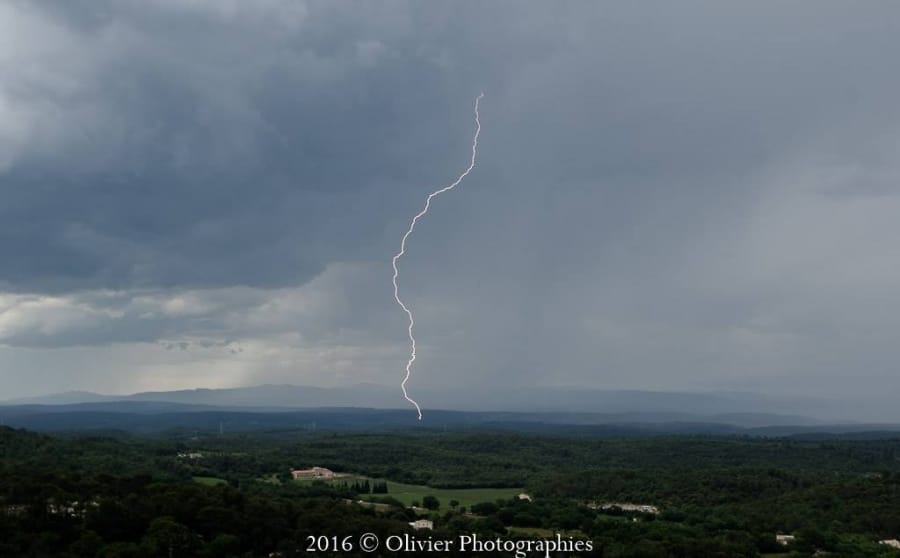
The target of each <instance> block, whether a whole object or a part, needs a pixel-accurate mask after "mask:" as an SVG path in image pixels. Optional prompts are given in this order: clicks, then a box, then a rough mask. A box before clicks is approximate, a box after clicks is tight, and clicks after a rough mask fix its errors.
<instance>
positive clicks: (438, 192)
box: [391, 92, 484, 420]
mask: <svg viewBox="0 0 900 558" xmlns="http://www.w3.org/2000/svg"><path fill="white" fill-rule="evenodd" d="M482 97H484V92H482V93H479V94H478V96H477V97H475V137H474V138H473V139H472V159H471V160H470V161H469V166H468V168H466V170H465V171H463V173H462V174H461V175H459V177H457V179H456V180H454V181H453V182H451V183H450V184H448V185H447V186H444V187H443V188H441V189H440V190H435V191H434V192H432V193H430V194H428V197H427V198H426V199H425V206H424V207H423V208H422V210H421V211H419V212H418V213H416V216H415V217H413V219H412V221H411V222H410V223H409V228H408V229H407V230H406V233H405V234H404V235H403V239H402V240H401V241H400V251H399V252H397V254H396V255H395V256H394V258H393V259H392V260H391V265H392V266H393V267H394V278H393V282H394V300H396V301H397V304H399V305H400V308H402V309H403V311H404V312H406V317H407V318H409V326H408V327H407V328H406V331H407V333H408V334H409V342H410V345H411V347H412V349H411V350H410V353H409V360H407V361H406V376H405V377H404V378H403V381H402V382H401V383H400V389H401V390H403V397H404V398H405V399H406V400H407V401H409V402H410V403H412V405H413V406H414V407H415V408H416V412H417V413H419V420H422V408H421V407H419V404H418V403H416V401H415V400H414V399H413V398H411V397H410V396H409V393H407V391H406V383H407V382H408V381H409V376H410V370H411V369H412V365H413V363H414V362H415V361H416V338H415V336H413V326H415V325H416V322H415V320H414V319H413V314H412V312H411V311H410V310H409V308H407V306H406V304H403V301H402V300H400V288H399V287H398V285H397V277H398V276H399V275H400V271H399V270H398V269H397V260H399V259H400V257H401V256H403V255H404V254H405V253H406V239H408V238H409V235H411V234H412V232H413V230H415V228H416V223H418V222H419V219H421V218H422V217H423V216H424V215H425V214H426V213H428V208H430V207H431V200H432V199H433V198H434V197H436V196H439V195H441V194H443V193H444V192H447V191H450V190H452V189H454V188H456V187H457V186H458V185H459V183H460V182H462V181H463V179H464V178H465V177H466V176H468V175H469V173H470V172H472V169H474V168H475V156H476V155H477V154H478V135H479V134H480V133H481V121H480V120H479V119H478V102H479V101H481V98H482Z"/></svg>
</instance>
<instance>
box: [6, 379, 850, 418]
mask: <svg viewBox="0 0 900 558" xmlns="http://www.w3.org/2000/svg"><path fill="white" fill-rule="evenodd" d="M414 396H415V397H416V398H417V399H418V400H419V401H420V402H421V403H422V405H423V406H424V407H425V408H426V409H452V410H458V411H509V412H544V413H602V414H623V413H624V414H635V413H638V414H647V415H653V416H655V417H656V418H658V419H663V420H678V419H684V418H690V417H696V416H707V415H722V414H727V415H732V416H734V417H742V421H743V422H746V421H751V422H752V421H754V420H758V418H759V415H768V414H776V415H786V416H784V417H781V418H780V419H779V420H786V419H790V420H791V421H793V422H798V421H799V423H803V424H806V423H810V424H813V423H816V422H818V421H817V420H815V419H811V418H808V417H809V416H815V415H817V413H816V412H815V411H816V410H822V407H823V406H822V404H821V402H820V401H814V400H801V399H797V398H772V397H766V396H762V395H758V394H752V393H678V392H655V391H624V390H592V389H581V388H513V389H503V390H495V391H492V390H472V391H469V390H466V391H463V390H459V389H453V390H435V389H430V390H428V389H423V390H418V391H417V392H416V393H414ZM112 401H152V402H164V403H181V404H185V405H213V406H227V407H233V406H239V407H251V408H258V409H265V408H273V407H274V408H280V409H297V408H319V407H365V408H375V409H396V408H404V407H405V405H404V403H405V402H404V401H403V399H402V397H401V396H400V391H399V389H397V388H396V387H386V386H382V385H377V384H357V385H352V386H346V387H336V388H320V387H311V386H295V385H269V384H267V385H259V386H250V387H241V388H231V389H191V390H179V391H159V392H152V391H151V392H143V393H135V394H131V395H101V394H98V393H92V392H86V391H70V392H66V393H59V394H54V395H46V396H41V397H29V398H19V399H12V400H8V401H4V402H0V405H27V404H37V405H67V404H76V403H103V402H112ZM829 418H832V419H833V418H834V417H829Z"/></svg>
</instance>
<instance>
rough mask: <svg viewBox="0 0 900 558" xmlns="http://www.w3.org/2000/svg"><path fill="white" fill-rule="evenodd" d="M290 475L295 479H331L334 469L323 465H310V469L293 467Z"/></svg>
mask: <svg viewBox="0 0 900 558" xmlns="http://www.w3.org/2000/svg"><path fill="white" fill-rule="evenodd" d="M291 476H293V477H294V478H295V479H333V478H334V471H332V470H331V469H326V468H325V467H312V468H311V469H294V470H292V471H291Z"/></svg>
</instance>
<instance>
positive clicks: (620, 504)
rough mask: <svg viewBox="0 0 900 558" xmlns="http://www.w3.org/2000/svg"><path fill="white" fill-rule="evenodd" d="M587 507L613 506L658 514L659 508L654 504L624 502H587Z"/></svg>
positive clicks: (623, 509) (631, 510)
mask: <svg viewBox="0 0 900 558" xmlns="http://www.w3.org/2000/svg"><path fill="white" fill-rule="evenodd" d="M588 507H589V508H591V509H598V508H599V509H601V510H611V509H613V508H619V509H620V510H622V511H626V512H640V513H652V514H658V513H659V508H657V507H656V506H651V505H649V504H628V503H624V502H607V503H605V504H600V505H599V506H598V505H597V504H588Z"/></svg>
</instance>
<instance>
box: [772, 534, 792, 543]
mask: <svg viewBox="0 0 900 558" xmlns="http://www.w3.org/2000/svg"><path fill="white" fill-rule="evenodd" d="M796 538H797V537H795V536H794V535H781V534H778V535H775V542H777V543H778V544H780V545H781V546H787V545H789V544H791V543H792V542H794V539H796Z"/></svg>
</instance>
